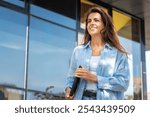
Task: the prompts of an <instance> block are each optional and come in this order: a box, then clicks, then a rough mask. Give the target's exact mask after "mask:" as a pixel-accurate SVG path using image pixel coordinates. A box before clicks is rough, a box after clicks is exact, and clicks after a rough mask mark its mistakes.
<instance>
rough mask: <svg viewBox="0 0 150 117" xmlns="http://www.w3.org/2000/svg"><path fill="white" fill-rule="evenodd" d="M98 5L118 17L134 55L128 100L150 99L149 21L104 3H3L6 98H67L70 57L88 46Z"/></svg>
mask: <svg viewBox="0 0 150 117" xmlns="http://www.w3.org/2000/svg"><path fill="white" fill-rule="evenodd" d="M92 6H99V7H102V8H103V9H104V10H106V11H107V12H108V13H109V14H110V15H111V16H112V18H113V21H114V24H115V28H116V30H117V32H118V34H119V38H120V41H121V43H122V45H123V46H124V47H125V48H126V50H127V51H128V53H129V65H130V73H131V78H130V86H129V89H128V90H127V91H126V93H125V99H128V100H130V99H131V100H137V99H148V98H147V93H148V91H149V90H150V89H148V88H146V87H147V84H148V82H145V77H144V76H143V74H142V71H143V69H145V68H146V65H144V64H142V63H143V62H145V58H143V53H145V51H144V49H143V46H142V45H141V44H142V42H143V41H144V38H141V37H142V35H143V32H142V28H143V19H140V18H138V17H136V16H133V15H131V14H130V15H129V14H127V13H125V12H123V11H120V10H119V9H117V8H113V7H112V6H110V5H107V4H102V2H99V1H98V0H50V1H48V0H47V1H44V0H25V1H24V0H1V1H0V53H1V57H0V99H6V100H7V99H8V100H11V99H13V100H23V99H26V100H33V99H65V98H64V95H65V94H64V87H65V82H66V75H67V72H68V67H69V61H70V57H71V54H72V51H73V48H74V47H75V46H77V45H78V44H80V43H81V41H82V37H83V34H84V27H85V14H86V11H87V10H88V9H89V8H90V7H92ZM144 55H145V54H144ZM146 60H147V59H146ZM147 69H148V68H147ZM147 79H148V77H147ZM147 81H149V80H147Z"/></svg>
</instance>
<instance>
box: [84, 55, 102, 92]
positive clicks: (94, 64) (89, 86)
mask: <svg viewBox="0 0 150 117" xmlns="http://www.w3.org/2000/svg"><path fill="white" fill-rule="evenodd" d="M99 57H100V56H92V57H91V60H90V72H91V73H93V74H95V75H96V69H97V66H98V62H99ZM86 90H91V91H96V90H97V83H96V82H92V81H87V85H86Z"/></svg>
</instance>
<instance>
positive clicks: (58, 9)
mask: <svg viewBox="0 0 150 117" xmlns="http://www.w3.org/2000/svg"><path fill="white" fill-rule="evenodd" d="M58 3H59V4H58ZM75 4H76V1H70V0H61V1H60V0H55V1H54V0H53V2H52V1H43V0H34V2H33V4H32V5H31V14H34V15H36V16H39V17H42V18H44V19H47V20H50V21H52V22H55V23H58V24H61V25H64V26H67V27H70V28H73V29H75V28H76V20H75V19H76V14H75V11H76V7H75ZM64 6H65V7H64Z"/></svg>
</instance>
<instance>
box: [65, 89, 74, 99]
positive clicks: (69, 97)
mask: <svg viewBox="0 0 150 117" xmlns="http://www.w3.org/2000/svg"><path fill="white" fill-rule="evenodd" d="M70 91H71V88H69V87H68V88H66V95H65V98H66V100H72V99H73V97H74V95H73V96H70Z"/></svg>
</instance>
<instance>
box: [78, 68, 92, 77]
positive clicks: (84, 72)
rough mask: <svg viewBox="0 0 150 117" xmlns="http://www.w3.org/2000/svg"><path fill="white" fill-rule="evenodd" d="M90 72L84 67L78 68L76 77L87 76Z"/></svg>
mask: <svg viewBox="0 0 150 117" xmlns="http://www.w3.org/2000/svg"><path fill="white" fill-rule="evenodd" d="M88 74H89V71H88V70H86V69H84V68H77V69H76V71H75V76H76V77H85V76H87V75H88Z"/></svg>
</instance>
